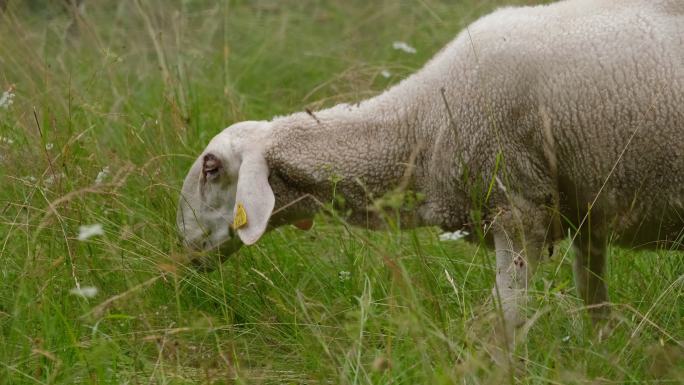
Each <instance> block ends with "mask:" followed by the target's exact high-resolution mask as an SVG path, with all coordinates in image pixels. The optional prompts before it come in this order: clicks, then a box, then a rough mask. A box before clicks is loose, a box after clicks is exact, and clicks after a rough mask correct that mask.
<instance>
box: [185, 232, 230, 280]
mask: <svg viewBox="0 0 684 385" xmlns="http://www.w3.org/2000/svg"><path fill="white" fill-rule="evenodd" d="M242 245H243V243H242V241H240V238H238V237H232V238H230V239H229V240H227V241H225V242H223V243H222V244H221V245H220V246H217V247H207V248H202V249H201V250H194V251H193V250H190V251H189V254H190V256H189V257H190V258H189V260H190V266H191V267H192V268H194V269H195V270H197V271H201V272H205V273H208V272H211V271H214V270H216V267H218V265H219V264H221V263H223V262H225V261H226V260H227V259H228V258H230V256H231V255H233V254H235V253H236V252H237V251H238V250H240V248H241V247H242ZM203 246H204V245H203Z"/></svg>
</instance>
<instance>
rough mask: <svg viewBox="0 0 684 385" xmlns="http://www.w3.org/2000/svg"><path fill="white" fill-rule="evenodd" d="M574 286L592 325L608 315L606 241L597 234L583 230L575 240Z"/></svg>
mask: <svg viewBox="0 0 684 385" xmlns="http://www.w3.org/2000/svg"><path fill="white" fill-rule="evenodd" d="M575 250H576V254H577V255H576V256H575V264H574V270H575V284H576V285H577V291H578V294H579V296H580V298H582V300H583V301H584V304H585V305H587V307H588V310H589V315H590V316H591V318H592V321H594V323H597V322H598V321H601V320H604V319H605V318H606V317H607V315H608V313H609V307H608V289H607V288H606V282H605V280H604V273H605V267H606V241H605V237H602V236H601V235H599V234H598V233H597V232H591V231H588V230H583V231H581V232H580V234H579V237H577V239H576V240H575Z"/></svg>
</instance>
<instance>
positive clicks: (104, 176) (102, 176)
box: [95, 166, 109, 184]
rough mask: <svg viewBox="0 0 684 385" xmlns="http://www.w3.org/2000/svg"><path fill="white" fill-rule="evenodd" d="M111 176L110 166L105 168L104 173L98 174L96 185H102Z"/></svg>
mask: <svg viewBox="0 0 684 385" xmlns="http://www.w3.org/2000/svg"><path fill="white" fill-rule="evenodd" d="M108 176H109V166H105V167H104V168H103V169H102V171H100V172H98V173H97V176H96V177H95V184H102V183H103V182H104V180H105V179H107V177H108Z"/></svg>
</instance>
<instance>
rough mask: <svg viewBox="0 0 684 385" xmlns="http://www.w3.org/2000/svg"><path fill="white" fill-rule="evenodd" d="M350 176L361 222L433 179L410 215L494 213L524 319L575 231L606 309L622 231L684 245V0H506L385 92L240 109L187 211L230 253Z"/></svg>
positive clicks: (459, 223) (353, 218) (190, 225)
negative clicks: (551, 260) (254, 115)
mask: <svg viewBox="0 0 684 385" xmlns="http://www.w3.org/2000/svg"><path fill="white" fill-rule="evenodd" d="M333 182H334V183H333ZM333 184H334V186H333ZM333 187H334V190H335V193H336V194H339V195H342V196H344V198H345V208H346V209H347V210H349V212H350V215H349V218H347V219H348V220H349V221H350V222H351V223H354V224H358V225H361V226H370V227H376V226H377V225H379V224H381V223H382V220H381V216H380V215H379V213H378V211H377V210H369V207H371V206H372V203H373V201H374V200H375V199H377V198H380V197H383V196H384V195H385V194H387V193H388V192H392V191H395V189H397V188H402V189H404V190H405V191H413V192H416V193H420V194H421V195H423V196H424V197H425V198H424V200H423V201H422V202H420V203H419V204H418V205H416V207H415V209H414V210H410V211H406V210H405V211H403V212H402V214H403V217H402V221H403V223H402V225H404V226H407V225H408V226H428V225H429V226H432V225H434V226H439V227H441V228H442V229H444V230H456V229H461V228H464V227H465V228H467V227H468V226H471V231H472V232H477V229H473V228H472V226H478V228H479V226H482V225H486V227H487V229H488V234H489V235H490V236H491V238H492V239H493V243H494V246H495V249H496V286H495V293H496V297H497V298H500V299H501V304H502V307H503V311H504V316H505V320H506V325H507V328H506V329H507V330H508V331H509V332H513V331H514V330H515V328H514V327H515V326H516V325H520V323H521V322H522V321H523V320H524V318H523V317H522V316H521V314H520V313H521V311H520V310H521V307H522V306H524V304H525V299H526V293H525V292H526V287H527V284H528V280H529V278H530V276H531V274H532V272H533V271H534V267H535V264H536V263H537V261H538V260H539V258H540V255H541V253H542V250H545V245H549V244H552V243H553V242H554V241H557V240H558V239H560V238H561V237H562V236H563V235H564V234H567V233H568V231H570V232H571V234H572V238H573V241H574V244H575V245H576V251H577V253H576V254H577V255H576V260H575V276H576V281H577V282H576V283H577V288H578V291H579V295H580V296H581V297H582V298H583V299H584V301H585V302H586V304H587V305H588V306H589V308H590V311H591V314H592V315H593V316H595V317H600V316H601V315H602V314H604V313H605V309H606V306H601V305H603V304H605V303H606V302H607V301H608V296H607V292H606V285H605V282H604V280H603V277H604V272H605V250H606V243H607V240H608V238H610V240H611V241H612V242H615V243H617V244H622V245H628V246H651V247H654V246H662V247H670V248H682V242H681V241H682V234H683V233H684V219H682V218H684V1H681V0H631V1H626V0H621V1H617V0H591V1H590V0H568V1H561V2H558V3H555V4H551V5H545V6H536V7H521V8H504V9H501V10H498V11H496V12H494V13H492V14H490V15H488V16H486V17H483V18H482V19H480V20H478V21H476V22H475V23H474V24H472V25H471V26H470V27H469V28H468V29H467V30H466V31H464V32H463V33H461V34H460V35H459V36H458V37H457V38H456V39H455V40H454V41H452V42H451V43H450V44H449V45H447V46H446V47H445V48H444V49H443V50H442V51H441V52H440V53H438V54H437V55H436V56H435V57H434V58H433V59H432V60H430V61H429V62H428V63H427V64H426V65H425V67H424V68H423V69H421V70H420V71H418V72H417V73H415V74H414V75H412V76H411V77H409V78H407V79H405V80H404V81H402V82H401V83H399V84H398V85H396V86H394V87H392V88H391V89H389V90H388V91H386V92H384V93H383V94H381V95H379V96H377V97H374V98H371V99H368V100H365V101H363V102H360V103H358V104H354V105H347V104H342V105H338V106H335V107H333V108H330V109H326V110H322V111H317V112H314V113H311V112H306V113H305V112H301V113H295V114H292V115H289V116H285V117H279V118H275V119H273V120H272V121H259V122H257V121H250V122H242V123H238V124H235V125H232V126H230V127H229V128H227V129H225V130H224V131H223V132H221V133H219V134H218V135H217V136H216V137H214V138H213V139H212V140H211V142H210V143H209V145H208V146H207V148H206V150H205V151H204V152H203V153H202V154H201V155H200V157H199V158H198V159H197V161H196V162H195V163H194V164H193V165H192V168H191V169H190V172H189V174H188V176H187V178H186V179H185V183H184V184H183V189H182V197H181V200H180V207H179V211H178V226H179V229H180V232H181V234H182V236H183V239H184V240H185V243H186V244H187V245H188V246H189V247H191V248H193V249H195V250H203V251H206V250H211V249H216V248H221V249H223V254H224V255H227V254H229V253H230V252H232V251H234V250H235V249H236V248H237V247H239V246H240V245H241V244H243V243H244V244H247V245H250V244H253V243H254V242H256V241H257V240H258V239H259V238H260V237H261V236H262V234H263V233H264V232H265V231H266V230H268V229H270V228H274V227H276V226H279V225H282V224H285V223H293V222H297V221H300V220H307V219H310V218H312V217H313V215H314V213H316V212H317V211H318V210H319V209H320V205H319V204H318V202H320V201H323V202H330V199H331V196H332V192H333ZM314 198H315V199H314ZM274 208H275V211H274ZM472 213H481V217H480V218H474V217H473V215H472ZM229 224H232V225H231V226H229ZM473 224H474V225H473ZM234 232H236V233H237V237H236V236H235V234H234ZM509 336H510V335H509Z"/></svg>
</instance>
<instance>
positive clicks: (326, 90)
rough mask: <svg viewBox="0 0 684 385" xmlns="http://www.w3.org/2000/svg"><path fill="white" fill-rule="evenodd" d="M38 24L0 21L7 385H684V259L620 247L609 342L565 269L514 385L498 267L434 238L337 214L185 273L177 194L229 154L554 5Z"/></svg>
mask: <svg viewBox="0 0 684 385" xmlns="http://www.w3.org/2000/svg"><path fill="white" fill-rule="evenodd" d="M35 3H40V1H38V0H34V1H33V2H29V3H25V2H21V1H14V2H11V1H10V2H9V6H8V9H7V10H6V11H5V12H4V13H3V14H0V96H2V98H0V183H1V188H0V384H78V383H88V384H148V383H153V384H194V383H202V384H456V383H459V384H502V383H522V384H549V383H551V384H554V383H555V384H633V383H653V384H678V383H684V380H683V379H684V258H683V255H682V254H681V253H677V252H673V251H671V250H666V249H663V250H652V251H634V250H627V249H620V248H615V247H611V260H610V268H609V273H608V286H609V292H610V296H611V300H612V302H613V322H612V325H611V326H612V327H611V330H610V332H606V333H597V332H596V331H595V330H594V329H592V327H591V324H590V322H589V320H588V318H587V315H586V311H585V309H584V307H583V304H582V302H581V301H580V299H579V298H578V297H577V295H576V292H575V287H574V282H573V278H572V266H571V265H572V251H570V250H568V247H569V246H568V242H563V243H562V244H560V245H559V246H558V247H556V249H555V250H556V251H555V253H554V255H553V256H551V257H550V258H549V259H548V260H547V261H546V263H544V265H543V266H542V267H541V268H540V269H539V272H538V274H537V275H536V278H535V280H534V287H533V288H532V301H531V303H530V309H529V316H530V319H531V321H530V322H529V323H528V325H527V326H528V329H529V333H528V337H527V338H526V339H525V340H524V341H523V342H522V343H520V344H519V345H518V347H517V349H516V351H515V353H514V359H515V361H516V366H517V368H516V370H514V371H510V370H508V369H507V367H505V366H501V365H497V364H495V363H494V362H493V361H492V359H491V357H490V355H491V353H492V351H493V350H494V349H495V345H494V342H495V341H494V339H493V338H492V334H493V330H494V328H495V327H496V325H497V322H498V319H497V316H496V311H495V306H494V303H493V301H492V299H491V287H492V285H493V278H494V269H493V261H494V256H493V253H492V251H491V250H488V249H487V248H486V247H483V246H482V245H479V244H471V243H467V242H465V241H464V240H455V241H442V240H440V239H439V234H440V231H439V229H436V228H422V229H415V230H410V229H402V228H396V227H394V228H391V229H388V230H386V231H378V232H371V231H367V230H364V229H360V228H351V227H349V226H346V225H345V223H344V221H343V219H341V218H340V217H339V216H329V215H328V216H326V215H320V216H319V217H317V218H316V225H315V226H314V228H313V229H312V230H310V231H308V232H302V231H299V230H297V229H294V228H290V227H282V228H279V229H277V230H275V231H273V232H271V233H269V234H268V235H266V236H265V237H264V238H263V239H262V240H261V241H260V242H259V243H258V244H256V245H254V246H251V247H245V248H242V249H241V250H240V252H239V253H238V254H236V255H234V256H232V257H231V258H230V259H229V260H228V261H226V262H225V263H224V264H222V265H221V266H220V268H219V269H218V270H216V271H214V272H211V273H200V272H196V271H194V270H192V269H189V268H187V267H186V266H184V265H183V264H182V263H180V262H179V261H181V260H182V256H183V250H182V248H181V246H180V244H179V240H178V236H177V232H176V229H175V215H176V207H177V200H178V193H179V189H180V186H181V183H182V180H183V177H184V176H185V173H186V171H187V169H188V168H189V166H190V164H191V163H192V161H193V160H194V157H195V156H196V155H197V154H198V153H199V152H200V151H201V150H202V149H203V148H204V146H205V145H206V143H207V142H208V140H209V139H210V138H211V137H212V136H213V135H215V134H216V133H218V132H219V131H220V130H222V129H223V128H224V127H227V126H228V125H230V124H231V123H233V122H237V121H240V120H245V119H254V120H257V119H270V118H271V117H272V116H274V115H282V114H286V113H288V112H293V111H302V110H304V109H306V108H310V109H312V110H313V109H316V108H321V107H325V106H330V105H334V104H335V103H338V102H342V101H346V102H349V101H358V100H361V99H363V98H365V97H368V96H372V95H375V94H377V93H379V92H381V91H382V90H383V89H385V88H387V87H388V86H390V85H392V84H394V83H396V82H398V81H400V80H401V79H402V78H405V77H406V76H408V75H409V74H411V73H412V72H414V71H415V70H417V69H419V68H420V67H421V66H422V65H423V63H425V61H426V60H428V59H429V58H430V57H431V56H432V55H433V54H434V53H436V52H437V51H438V50H439V49H440V48H441V47H442V46H443V45H444V44H446V43H447V42H448V41H450V40H451V39H452V38H453V37H454V36H455V35H456V34H457V33H458V32H459V31H460V30H462V29H463V28H465V27H466V26H467V25H468V24H469V23H470V22H472V21H474V20H475V19H477V18H478V17H479V16H481V15H482V14H485V13H487V12H490V11H491V10H493V9H495V8H496V7H498V6H501V5H503V4H506V5H512V4H530V3H537V2H536V1H534V2H533V1H521V0H485V1H475V0H460V1H456V0H454V1H449V0H374V1H361V0H345V1H334V0H251V1H247V0H222V1H209V0H173V1H163V0H129V1H105V0H86V6H87V7H86V12H85V13H83V14H80V15H75V14H74V12H73V10H72V11H69V10H66V9H65V8H64V7H63V6H62V5H61V4H60V3H59V2H50V1H46V2H45V4H39V5H38V6H36V5H35ZM27 4H33V6H29V5H27ZM395 42H405V43H406V44H408V45H410V46H411V47H414V48H415V50H416V52H415V53H411V52H406V51H405V50H401V49H395V48H394V47H393V44H394V43H395Z"/></svg>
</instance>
